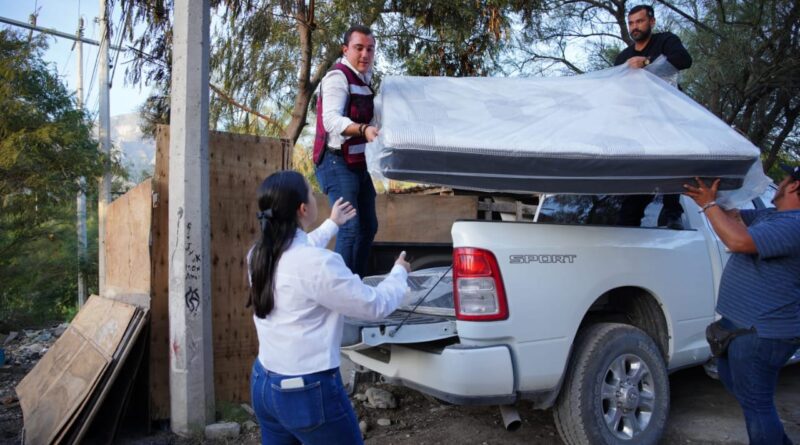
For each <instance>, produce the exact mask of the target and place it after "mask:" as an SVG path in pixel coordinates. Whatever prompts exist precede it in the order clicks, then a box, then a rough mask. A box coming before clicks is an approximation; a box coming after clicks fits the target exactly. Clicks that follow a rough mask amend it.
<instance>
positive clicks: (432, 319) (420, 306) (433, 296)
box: [342, 267, 457, 349]
mask: <svg viewBox="0 0 800 445" xmlns="http://www.w3.org/2000/svg"><path fill="white" fill-rule="evenodd" d="M383 279H384V276H373V277H366V278H365V279H364V283H366V284H368V285H371V286H376V285H378V283H380V282H381V281H382V280H383ZM408 286H409V288H410V289H411V295H412V297H411V301H412V303H411V304H410V305H407V306H403V307H401V308H400V309H398V310H397V311H395V312H394V313H392V314H391V315H389V316H388V317H386V318H385V319H383V320H379V321H364V320H356V319H353V318H349V317H345V323H344V330H343V333H342V348H345V349H363V348H368V347H374V346H378V345H382V344H387V343H423V342H429V341H436V340H443V339H447V338H451V337H455V336H457V332H456V319H455V309H454V305H453V278H452V273H451V271H450V268H448V267H437V268H431V269H423V270H419V271H414V272H411V273H410V274H409V276H408Z"/></svg>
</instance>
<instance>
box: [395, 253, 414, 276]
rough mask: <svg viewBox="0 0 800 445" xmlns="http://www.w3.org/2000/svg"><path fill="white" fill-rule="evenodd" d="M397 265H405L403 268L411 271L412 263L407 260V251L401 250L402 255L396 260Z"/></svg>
mask: <svg viewBox="0 0 800 445" xmlns="http://www.w3.org/2000/svg"><path fill="white" fill-rule="evenodd" d="M394 264H395V266H403V269H405V270H406V272H411V264H410V263H409V262H408V261H406V251H405V250H404V251H402V252H400V255H398V256H397V259H396V260H395V261H394Z"/></svg>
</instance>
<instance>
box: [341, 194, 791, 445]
mask: <svg viewBox="0 0 800 445" xmlns="http://www.w3.org/2000/svg"><path fill="white" fill-rule="evenodd" d="M774 190H775V189H774V188H773V187H770V188H769V190H768V191H767V192H766V193H765V194H764V195H763V196H761V197H759V198H757V199H755V200H754V201H753V202H752V206H754V207H763V206H771V203H770V201H771V198H772V194H774ZM620 199H621V198H620V197H600V196H579V195H557V196H549V197H547V198H545V199H543V201H542V204H541V206H540V208H539V210H538V212H537V213H538V214H537V216H536V220H537V221H536V222H532V221H524V222H523V221H478V220H471V221H457V222H455V223H454V224H453V226H452V232H451V233H452V239H453V265H452V267H451V268H448V267H442V268H436V269H427V270H423V271H417V272H414V273H412V274H411V276H410V278H409V283H410V285H411V287H412V291H414V292H417V293H419V295H420V297H421V298H423V297H424V299H423V300H422V301H421V302H419V303H418V304H415V305H414V307H404V308H402V310H399V311H397V312H395V313H394V314H393V315H392V316H391V317H389V318H388V319H386V320H383V321H381V322H377V323H363V322H358V321H354V320H348V322H347V324H346V326H345V335H344V337H345V338H344V341H343V345H344V347H343V353H344V354H345V355H346V356H347V357H348V358H349V359H350V360H351V361H353V362H354V363H356V364H357V365H359V366H362V367H364V368H366V369H367V370H370V371H374V372H377V373H379V374H381V375H382V378H383V379H384V380H386V381H389V382H392V383H396V384H402V385H405V386H408V387H411V388H414V389H416V390H419V391H421V392H423V393H427V394H429V395H431V396H434V397H436V398H438V399H441V400H444V401H447V402H449V403H454V404H498V405H501V410H502V407H503V406H508V405H510V404H513V403H514V402H516V401H517V400H521V399H526V400H531V401H533V403H534V405H535V406H536V407H537V408H542V409H546V408H551V407H553V408H554V415H555V423H556V425H557V427H558V430H559V432H560V434H561V437H562V439H563V440H564V442H566V443H568V444H597V443H626V444H628V443H635V444H639V443H642V444H645V443H647V444H649V443H656V442H658V440H659V438H660V436H661V434H662V432H663V430H664V425H665V423H666V419H667V414H668V412H669V379H668V374H669V373H670V372H672V371H675V370H678V369H681V368H685V367H688V366H695V365H703V364H706V363H707V362H708V361H709V358H710V352H709V348H708V344H707V342H706V339H705V328H706V326H707V325H708V324H709V323H710V322H712V321H713V320H714V318H715V313H714V306H715V301H716V295H717V290H718V285H719V279H720V276H721V273H722V270H723V267H724V265H725V262H726V260H727V257H728V255H729V254H728V253H727V252H726V249H725V247H724V245H723V244H722V243H721V242H720V241H719V239H718V238H717V237H716V235H715V234H714V232H713V231H712V229H711V227H710V225H709V223H708V221H707V220H706V219H705V217H704V215H703V214H702V213H699V212H698V211H697V210H698V208H697V206H696V205H695V204H694V203H693V202H692V201H691V200H689V199H688V198H686V197H685V196H682V197H681V204H682V205H683V207H684V209H685V211H684V214H683V225H684V229H682V230H672V229H667V228H659V227H654V226H655V221H657V217H656V216H657V215H658V211H659V209H660V206H661V204H660V201H659V200H658V199H656V200H655V201H654V202H653V203H652V204H650V206H649V207H648V209H647V211H646V213H645V217H644V218H643V220H642V227H620V226H616V225H615V222H616V221H615V220H616V215H617V213H618V210H619V205H620ZM380 279H381V278H380V277H373V278H368V279H367V280H366V281H367V282H369V281H373V282H374V281H377V280H380ZM795 357H797V356H795Z"/></svg>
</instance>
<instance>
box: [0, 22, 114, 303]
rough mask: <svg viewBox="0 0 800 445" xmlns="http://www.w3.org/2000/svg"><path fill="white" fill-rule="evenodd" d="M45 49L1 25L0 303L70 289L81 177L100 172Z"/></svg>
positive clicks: (60, 294) (87, 132)
mask: <svg viewBox="0 0 800 445" xmlns="http://www.w3.org/2000/svg"><path fill="white" fill-rule="evenodd" d="M45 47H46V45H45V41H44V40H43V39H41V38H33V39H32V40H30V41H28V40H27V39H23V38H20V37H19V36H18V35H17V34H15V33H13V32H11V31H8V30H0V209H2V210H1V211H0V283H3V284H2V287H0V302H1V303H2V304H0V307H3V308H6V309H8V308H10V307H12V306H14V305H15V304H16V303H19V302H25V301H26V304H31V303H36V302H39V300H37V299H35V298H34V299H29V297H30V296H31V295H34V296H35V295H40V296H42V298H44V299H45V300H46V301H48V302H50V303H52V301H51V299H53V298H66V297H67V295H66V293H67V290H68V289H69V288H72V287H74V281H75V276H77V270H78V269H77V268H78V264H77V259H76V255H75V252H77V249H76V248H75V246H76V241H75V238H76V232H75V216H74V215H75V210H74V205H75V196H76V193H77V191H78V179H79V178H81V177H87V178H91V177H98V176H99V175H100V174H101V171H102V162H101V155H100V154H99V152H98V150H97V144H96V142H95V141H94V140H93V139H92V137H91V129H90V126H89V123H88V121H87V119H86V116H85V115H84V114H83V112H82V111H80V110H79V109H77V108H76V106H75V103H74V101H73V98H72V97H71V96H70V94H68V93H67V91H66V88H65V87H64V85H63V84H61V82H60V80H59V79H58V77H57V75H56V74H55V73H53V72H51V71H50V70H49V69H48V67H47V65H46V64H45V63H44V61H43V60H42V52H43V51H44V49H45ZM89 183H90V184H91V183H92V181H89ZM93 191H94V190H92V189H89V190H87V192H90V193H91V192H93ZM67 251H69V252H70V253H69V255H67V256H64V255H62V254H64V252H67ZM67 257H68V258H70V260H68V261H67V260H66V259H65V258H67ZM62 261H67V262H66V264H65V263H63V262H62ZM42 280H45V281H42ZM71 296H72V297H73V298H74V295H71ZM26 299H29V300H26ZM50 306H53V305H50Z"/></svg>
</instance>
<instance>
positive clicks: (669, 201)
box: [617, 194, 683, 227]
mask: <svg viewBox="0 0 800 445" xmlns="http://www.w3.org/2000/svg"><path fill="white" fill-rule="evenodd" d="M655 197H656V195H630V196H626V197H625V198H624V199H623V200H622V207H621V208H620V210H619V218H618V219H617V224H618V225H620V226H632V227H639V225H640V224H641V222H642V217H643V216H644V209H645V208H647V206H648V205H649V204H650V203H651V202H652V201H653V199H654V198H655ZM680 200H681V195H679V194H674V195H664V198H663V201H664V207H663V208H662V209H661V213H659V215H658V225H659V226H664V225H666V224H667V222H668V221H670V220H676V219H680V217H681V215H683V208H682V207H681V202H680Z"/></svg>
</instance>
